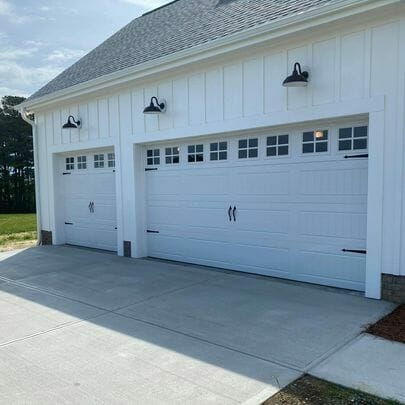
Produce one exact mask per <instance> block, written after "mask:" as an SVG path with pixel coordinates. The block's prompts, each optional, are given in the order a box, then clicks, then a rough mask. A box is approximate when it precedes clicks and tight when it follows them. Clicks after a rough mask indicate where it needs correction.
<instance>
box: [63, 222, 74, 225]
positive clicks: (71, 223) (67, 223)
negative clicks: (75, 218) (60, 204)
mask: <svg viewBox="0 0 405 405" xmlns="http://www.w3.org/2000/svg"><path fill="white" fill-rule="evenodd" d="M65 225H73V222H65Z"/></svg>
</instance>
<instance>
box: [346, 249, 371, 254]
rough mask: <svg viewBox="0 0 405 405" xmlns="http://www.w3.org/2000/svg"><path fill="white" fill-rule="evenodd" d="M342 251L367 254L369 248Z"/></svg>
mask: <svg viewBox="0 0 405 405" xmlns="http://www.w3.org/2000/svg"><path fill="white" fill-rule="evenodd" d="M342 252H347V253H360V254H362V255H366V254H367V250H361V249H342Z"/></svg>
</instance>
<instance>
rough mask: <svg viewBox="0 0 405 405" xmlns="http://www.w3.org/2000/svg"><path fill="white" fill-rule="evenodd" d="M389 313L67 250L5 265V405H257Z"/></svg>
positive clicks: (0, 383) (333, 297) (0, 341)
mask: <svg viewBox="0 0 405 405" xmlns="http://www.w3.org/2000/svg"><path fill="white" fill-rule="evenodd" d="M391 309H392V306H391V305H390V304H388V303H386V302H382V301H373V300H367V299H365V298H362V297H360V296H358V295H351V294H347V293H343V292H341V291H337V290H333V289H327V288H320V287H314V286H309V285H305V284H297V283H289V282H283V281H279V280H274V279H270V278H263V277H254V276H248V275H243V274H238V273H231V272H221V271H215V270H212V269H205V268H201V267H196V266H187V265H179V264H171V263H166V262H160V261H153V260H133V259H125V258H119V257H116V256H113V255H110V254H106V253H100V252H95V251H89V250H84V249H78V248H71V247H40V248H33V249H29V250H25V251H22V252H14V253H9V254H4V253H3V254H0V321H1V326H0V403H9V404H11V403H38V404H48V403H49V404H50V403H52V404H53V403H56V402H57V403H85V404H90V403H109V404H114V403H135V404H145V403H148V404H155V403H156V404H161V403H165V404H184V403H193V404H209V403H213V404H233V403H252V404H254V403H261V402H262V401H263V400H264V399H266V398H267V397H269V396H271V395H272V394H273V393H275V392H276V391H277V390H279V388H281V387H283V386H285V385H286V384H288V383H290V382H291V381H292V380H294V379H295V378H297V377H298V376H299V375H300V374H301V373H302V372H306V371H308V370H310V369H311V368H312V367H314V366H316V365H317V364H318V363H319V362H320V361H322V360H324V359H325V358H327V357H328V356H329V355H331V354H332V353H334V352H335V351H336V350H338V349H339V348H341V347H342V346H344V345H345V344H346V343H347V342H349V341H351V340H352V339H354V338H355V337H356V336H357V335H358V334H359V333H360V331H361V330H362V328H363V327H364V326H365V325H366V324H368V323H370V322H373V321H374V320H376V319H378V318H380V317H381V316H382V315H383V314H385V313H387V312H388V311H390V310H391Z"/></svg>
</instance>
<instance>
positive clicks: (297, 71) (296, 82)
mask: <svg viewBox="0 0 405 405" xmlns="http://www.w3.org/2000/svg"><path fill="white" fill-rule="evenodd" d="M308 77H309V73H308V72H303V71H302V70H301V65H300V64H299V63H298V62H296V63H295V64H294V71H293V72H292V75H291V76H288V77H287V79H285V80H284V82H283V86H284V87H305V86H307V85H308Z"/></svg>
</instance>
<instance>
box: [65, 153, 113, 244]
mask: <svg viewBox="0 0 405 405" xmlns="http://www.w3.org/2000/svg"><path fill="white" fill-rule="evenodd" d="M62 165H63V167H62V169H63V171H62V175H61V176H62V184H63V196H64V198H63V202H64V228H65V238H66V243H67V244H71V245H77V246H86V247H92V248H97V249H103V250H111V251H116V250H117V230H116V229H117V220H116V191H115V169H114V167H115V157H114V154H113V153H112V152H106V153H104V152H97V153H91V154H90V153H88V154H80V155H69V156H65V157H63V161H62Z"/></svg>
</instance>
